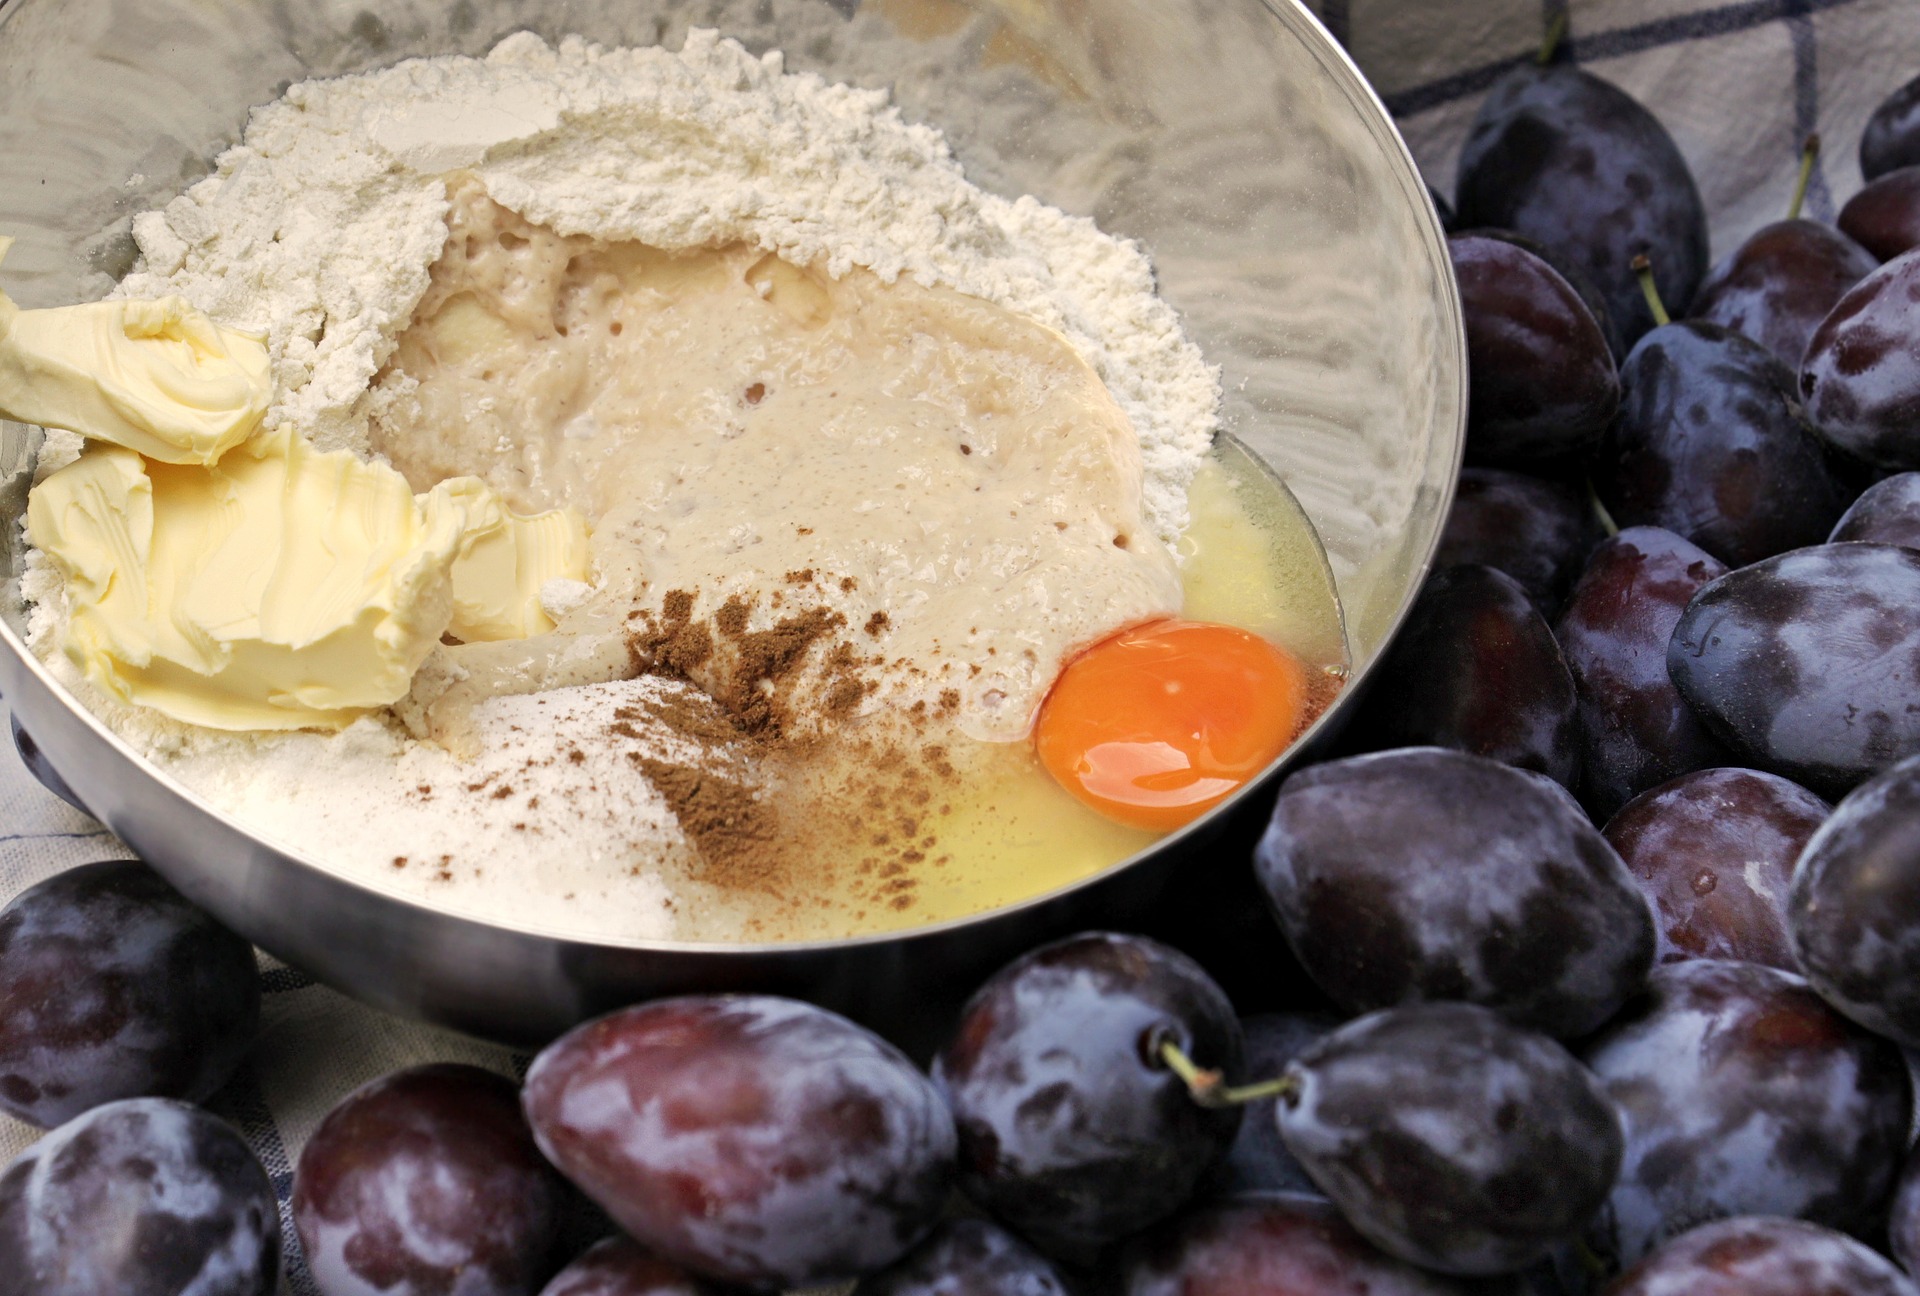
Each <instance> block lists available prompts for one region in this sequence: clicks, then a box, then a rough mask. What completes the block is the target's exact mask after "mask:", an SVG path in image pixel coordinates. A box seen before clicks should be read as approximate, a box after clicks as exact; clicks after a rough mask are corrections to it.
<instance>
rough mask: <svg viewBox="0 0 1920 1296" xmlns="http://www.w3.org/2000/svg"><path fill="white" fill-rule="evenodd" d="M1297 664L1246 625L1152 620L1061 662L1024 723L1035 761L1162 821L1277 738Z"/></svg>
mask: <svg viewBox="0 0 1920 1296" xmlns="http://www.w3.org/2000/svg"><path fill="white" fill-rule="evenodd" d="M1306 710H1307V668H1306V666H1305V665H1303V664H1302V663H1301V662H1300V660H1299V659H1298V658H1296V657H1294V656H1293V655H1292V654H1290V653H1288V652H1286V651H1285V650H1283V649H1281V648H1278V647H1275V646H1274V645H1273V644H1271V643H1269V642H1267V641H1266V640H1265V639H1262V638H1261V637H1260V636H1258V635H1256V634H1250V633H1248V632H1247V631H1245V630H1240V629H1236V628H1235V627H1233V626H1224V625H1213V624H1210V623H1207V622H1202V621H1152V622H1149V623H1147V624H1146V625H1139V626H1135V627H1133V628H1132V629H1131V630H1123V631H1121V632H1120V633H1119V634H1117V635H1114V636H1113V637H1112V638H1110V639H1103V640H1101V641H1100V642H1099V643H1097V644H1095V645H1093V647H1091V648H1089V649H1087V650H1086V651H1085V652H1083V653H1081V654H1080V655H1079V656H1078V657H1075V658H1074V659H1073V660H1072V661H1070V662H1068V663H1067V665H1066V669H1064V670H1062V671H1061V672H1060V678H1059V679H1057V680H1055V681H1054V685H1053V689H1052V691H1051V692H1049V693H1048V694H1047V698H1046V701H1044V702H1042V703H1041V704H1040V716H1039V719H1038V720H1037V721H1036V722H1035V725H1034V748H1035V750H1036V752H1037V753H1038V754H1039V757H1040V763H1041V764H1042V765H1044V766H1046V768H1047V772H1048V773H1049V774H1051V775H1053V777H1054V778H1055V779H1056V780H1058V781H1059V783H1060V785H1061V786H1062V787H1064V788H1066V789H1067V791H1069V792H1071V793H1073V795H1074V796H1076V797H1078V798H1080V800H1082V801H1084V802H1086V803H1087V804H1088V805H1090V806H1092V807H1093V808H1094V809H1095V810H1098V811H1099V812H1100V813H1101V814H1104V815H1106V816H1107V817H1109V818H1111V819H1117V820H1119V821H1120V822H1121V823H1124V824H1131V825H1132V826H1134V827H1136V828H1147V829H1151V830H1153V831H1156V832H1169V831H1171V830H1173V829H1175V828H1178V827H1179V826H1180V825H1182V824H1184V823H1186V822H1188V821H1189V820H1192V819H1195V818H1198V817H1199V816H1200V815H1201V814H1202V813H1204V812H1205V811H1206V810H1208V809H1209V808H1211V807H1212V806H1214V805H1216V804H1218V803H1219V802H1220V801H1221V800H1222V799H1224V798H1225V797H1226V796H1227V795H1228V794H1229V793H1231V792H1233V791H1234V790H1235V789H1237V788H1239V787H1241V786H1242V785H1244V784H1245V783H1247V782H1248V781H1249V780H1250V779H1252V778H1253V777H1254V776H1255V775H1257V774H1258V773H1259V772H1260V771H1261V770H1262V769H1264V768H1266V766H1267V764H1268V763H1269V762H1270V761H1272V760H1273V758H1274V757H1276V756H1278V755H1279V754H1280V753H1281V752H1282V751H1284V750H1285V749H1286V746H1287V744H1288V743H1290V742H1292V741H1293V737H1294V735H1295V734H1296V733H1298V732H1299V730H1300V723H1301V720H1302V719H1303V718H1304V717H1305V715H1306Z"/></svg>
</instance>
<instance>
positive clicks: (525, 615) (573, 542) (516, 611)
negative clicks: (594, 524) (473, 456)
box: [430, 477, 589, 643]
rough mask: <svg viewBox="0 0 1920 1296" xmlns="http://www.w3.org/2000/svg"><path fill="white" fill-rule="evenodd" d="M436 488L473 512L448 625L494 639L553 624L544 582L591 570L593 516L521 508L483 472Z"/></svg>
mask: <svg viewBox="0 0 1920 1296" xmlns="http://www.w3.org/2000/svg"><path fill="white" fill-rule="evenodd" d="M430 495H431V496H432V497H434V498H438V499H440V500H441V501H442V503H443V505H451V506H452V507H455V508H458V509H461V510H462V511H464V513H465V514H466V519H467V521H466V530H465V531H464V532H463V533H462V535H461V539H460V553H459V556H458V557H457V558H456V559H455V560H454V564H453V622H452V624H450V625H449V626H448V627H447V633H448V634H451V635H452V636H453V637H454V638H455V639H458V640H459V641H460V642H462V643H487V642H491V641H493V640H497V639H528V638H531V637H532V636H534V635H537V634H545V633H547V631H549V630H551V629H553V618H552V617H550V616H548V615H547V613H546V609H544V608H542V607H541V606H540V587H541V586H542V585H544V584H546V583H547V582H548V581H550V580H572V581H578V580H584V579H585V578H586V575H587V570H588V561H589V560H588V552H587V523H586V519H585V518H583V517H581V515H580V513H579V511H578V510H576V509H570V508H569V509H553V510H551V511H550V512H546V513H535V514H533V515H531V516H525V515H522V514H519V513H514V512H512V511H511V510H509V509H508V508H507V506H506V504H505V503H504V502H502V501H501V499H500V497H499V496H498V495H497V494H495V493H494V490H493V488H492V487H491V486H489V485H487V484H486V483H485V482H483V481H481V480H480V479H479V478H478V477H454V478H451V479H449V480H447V481H443V482H441V483H440V484H439V485H438V486H435V487H434V488H433V490H432V491H431V492H430Z"/></svg>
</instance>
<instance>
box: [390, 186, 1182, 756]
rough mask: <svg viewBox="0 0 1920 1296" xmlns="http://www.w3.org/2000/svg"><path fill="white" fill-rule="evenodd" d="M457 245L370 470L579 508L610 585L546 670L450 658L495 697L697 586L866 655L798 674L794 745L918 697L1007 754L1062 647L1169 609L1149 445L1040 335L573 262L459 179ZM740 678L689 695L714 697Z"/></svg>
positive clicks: (839, 289) (694, 671)
mask: <svg viewBox="0 0 1920 1296" xmlns="http://www.w3.org/2000/svg"><path fill="white" fill-rule="evenodd" d="M448 224H449V235H448V239H447V246H446V251H445V253H444V254H443V255H442V257H441V259H440V261H439V262H438V263H437V264H436V265H435V267H434V270H433V282H432V287H431V288H430V289H429V290H428V292H427V295H426V297H425V298H424V299H423V301H422V302H421V304H420V307H419V309H418V310H417V311H416V313H415V322H414V324H413V326H412V327H411V328H409V329H408V330H407V331H406V332H405V333H404V334H403V335H402V336H401V338H400V344H399V348H398V350H397V351H396V352H395V355H394V358H393V361H392V362H391V364H390V366H389V369H388V371H387V372H386V374H385V375H383V377H382V379H381V382H382V384H383V385H384V386H386V387H388V388H390V389H393V390H396V391H398V392H401V393H404V395H403V396H402V398H400V399H397V400H395V401H393V402H391V403H390V404H388V405H387V406H386V407H385V409H384V412H383V413H382V414H381V416H380V417H379V419H378V420H377V421H376V423H375V425H374V431H373V447H374V449H375V450H377V451H379V452H380V453H382V454H384V455H385V456H386V457H387V458H388V460H389V461H390V462H392V463H393V465H394V466H395V467H397V468H399V469H400V470H401V471H402V472H403V473H405V474H406V476H407V478H408V479H409V481H410V482H411V483H412V485H413V486H414V488H415V489H416V490H420V491H425V490H428V489H429V488H431V487H432V486H434V485H435V484H437V483H438V482H440V481H442V480H444V479H446V478H449V477H456V476H461V475H464V474H469V473H471V474H475V475H478V476H481V477H483V478H484V479H485V480H486V481H488V482H489V483H490V484H491V485H493V486H494V487H495V488H497V489H498V490H499V491H500V492H501V493H502V494H503V495H504V496H505V497H506V499H507V500H508V502H509V503H510V504H512V505H513V506H515V507H517V508H520V509H523V510H526V511H535V510H540V509H548V508H562V507H567V506H574V507H577V508H579V509H580V510H582V511H583V512H584V513H585V514H586V516H587V518H588V520H589V523H590V525H591V527H592V537H593V539H592V545H593V565H594V569H595V571H596V573H597V580H598V583H599V590H598V593H597V594H596V596H595V597H594V598H593V599H591V600H589V601H588V602H587V603H586V604H584V605H583V606H581V607H580V608H578V609H577V610H575V611H572V612H570V613H569V614H568V615H567V616H566V617H564V618H562V621H561V625H560V630H559V632H558V635H557V637H556V638H555V639H554V640H553V641H552V643H551V644H549V645H547V646H536V647H533V648H530V649H529V648H525V647H523V646H520V645H515V646H513V647H512V648H511V649H506V650H503V649H502V648H500V647H493V646H489V647H482V648H475V649H462V648H453V649H450V650H448V653H447V657H448V659H449V662H450V663H451V664H453V665H455V666H458V667H460V668H462V669H465V670H469V671H480V672H481V673H483V674H486V675H487V677H488V679H489V680H490V683H489V684H488V685H487V688H486V691H489V692H493V691H504V692H518V691H524V690H525V689H527V688H531V687H536V686H539V685H540V684H543V683H545V682H547V681H548V680H549V679H550V678H551V672H550V669H549V668H548V667H547V666H545V665H544V664H543V663H540V662H539V658H540V656H541V655H542V654H547V653H559V652H563V651H570V652H573V653H575V654H578V653H579V652H580V650H581V646H580V645H579V644H578V643H577V642H573V641H574V640H575V639H577V637H578V636H581V635H588V636H600V637H602V638H603V639H609V640H612V641H615V642H617V641H618V640H619V637H620V636H622V635H623V634H625V633H627V632H629V631H631V630H632V629H633V623H634V622H635V620H636V613H638V614H639V615H640V617H641V618H643V619H646V620H648V621H649V622H653V623H657V622H658V620H659V618H661V617H662V616H663V615H664V614H665V608H664V603H665V600H666V598H667V596H668V595H669V594H670V593H673V592H675V591H680V592H684V593H685V594H687V595H690V596H691V601H690V605H689V606H688V607H687V609H686V613H685V615H686V616H687V617H689V618H690V619H691V620H693V621H696V622H697V621H701V620H704V619H707V618H711V617H713V616H715V615H716V614H717V613H718V612H719V611H720V609H722V608H723V607H724V606H725V605H726V604H727V603H728V602H729V600H738V601H739V602H740V603H741V604H744V605H745V608H746V626H747V627H748V629H749V631H764V630H768V629H769V628H771V627H773V626H775V625H777V624H779V623H780V622H782V621H784V620H790V619H792V618H793V617H794V616H795V615H796V614H802V613H805V612H806V611H808V610H813V609H819V610H825V611H826V612H828V613H829V614H830V615H831V616H832V617H833V618H835V619H836V621H837V625H838V627H841V628H844V629H845V631H846V632H847V633H845V634H837V633H836V634H830V635H829V634H822V635H820V636H818V639H819V644H820V647H821V648H825V647H826V646H827V644H828V643H848V642H851V643H852V644H853V645H855V646H856V647H857V650H858V656H859V661H858V663H857V668H858V670H857V678H856V677H854V676H855V673H854V672H851V671H849V670H847V669H845V668H842V669H837V670H830V669H827V664H826V663H825V662H824V661H823V660H814V661H812V662H810V663H809V664H808V666H807V667H806V669H805V670H804V672H802V678H801V679H798V680H796V681H794V683H793V684H792V685H791V686H790V687H791V688H792V690H793V693H792V696H790V697H788V698H786V699H784V703H785V714H784V716H783V717H782V719H783V722H784V724H785V727H787V728H788V729H791V728H792V727H793V726H795V725H799V726H802V727H806V728H812V727H814V726H815V725H817V724H818V723H819V722H820V721H821V720H822V719H823V718H827V717H832V718H836V719H844V718H846V717H847V716H848V715H850V714H854V713H858V714H869V715H870V714H873V713H874V712H876V711H879V710H882V709H885V708H889V707H891V708H902V707H906V706H910V705H911V704H912V703H914V702H916V701H918V702H923V703H925V704H926V705H927V706H929V707H933V708H935V709H936V710H944V711H945V712H949V713H951V714H952V717H953V719H954V721H955V723H956V724H957V726H958V727H959V729H960V730H961V732H963V733H965V734H967V735H968V736H970V737H974V738H978V739H983V740H993V741H1017V740H1019V739H1021V738H1023V737H1024V736H1025V735H1026V733H1027V730H1028V728H1029V726H1030V723H1031V720H1032V716H1033V713H1034V710H1035V708H1036V707H1037V706H1038V705H1039V702H1040V699H1041V697H1042V696H1043V695H1044V694H1045V692H1046V689H1047V687H1048V686H1049V685H1050V684H1051V683H1052V680H1053V677H1054V675H1055V673H1056V672H1057V670H1058V667H1059V663H1060V662H1061V661H1062V660H1063V659H1064V658H1065V657H1066V655H1067V654H1068V653H1069V652H1070V651H1072V650H1073V649H1075V648H1077V647H1080V646H1082V645H1084V644H1087V643H1090V642H1092V641H1093V640H1095V639H1097V638H1099V637H1101V636H1103V635H1105V634H1108V633H1111V632H1112V631H1113V630H1115V629H1117V628H1119V627H1121V626H1125V625H1129V624H1133V623H1135V622H1139V621H1144V620H1149V619H1152V618H1154V617H1157V616H1168V615H1171V614H1173V613H1175V612H1177V611H1179V608H1180V577H1179V572H1178V570H1177V568H1176V566H1175V564H1174V560H1173V557H1172V555H1170V554H1169V553H1168V552H1167V550H1166V548H1165V547H1164V546H1163V545H1161V544H1160V542H1159V541H1158V540H1157V539H1156V538H1155V537H1154V535H1153V533H1152V531H1151V530H1150V529H1149V528H1148V526H1147V525H1146V521H1145V519H1144V517H1143V516H1142V510H1141V476H1142V469H1141V461H1140V449H1139V443H1138V440H1137V438H1136V436H1135V435H1134V432H1133V429H1132V426H1131V425H1130V424H1129V422H1128V421H1127V418H1126V416H1125V414H1124V413H1123V412H1122V411H1121V410H1120V408H1119V407H1118V406H1117V405H1116V404H1115V403H1114V401H1113V398H1112V397H1111V396H1110V395H1109V394H1108V393H1107V390H1106V388H1105V387H1104V386H1103V385H1102V383H1101V382H1100V380H1099V378H1098V376H1097V375H1096V374H1095V373H1094V372H1093V370H1092V369H1091V368H1090V367H1089V366H1088V365H1087V364H1086V363H1085V362H1084V361H1083V360H1081V359H1080V358H1079V356H1077V355H1076V354H1075V353H1074V352H1073V350H1072V348H1070V347H1069V346H1068V345H1067V344H1066V342H1065V340H1064V339H1062V338H1061V337H1059V336H1058V335H1057V334H1055V333H1053V332H1052V331H1051V330H1049V329H1046V328H1043V327H1041V326H1040V325H1037V324H1033V323H1031V322H1029V321H1027V320H1024V319H1021V318H1019V317H1017V316H1015V315H1013V314H1012V313H1010V312H1008V311H1006V310H1003V309H1001V308H999V307H997V306H994V305H993V304H991V303H989V302H983V301H980V300H978V299H976V298H971V297H966V296H962V295H961V294H959V293H956V292H953V291H951V290H949V289H942V288H923V287H921V286H919V285H917V284H914V283H911V282H909V281H904V280H903V281H899V282H896V283H893V284H886V283H883V282H881V281H880V280H879V279H878V278H876V277H874V276H873V275H871V274H868V273H866V272H864V271H859V270H855V271H851V272H849V273H848V274H846V275H844V276H843V277H841V278H839V279H830V278H827V277H826V276H824V275H820V274H815V273H812V272H810V271H808V270H804V269H800V268H798V267H795V266H794V265H792V264H790V263H789V262H787V261H784V260H782V259H781V258H780V257H778V256H775V255H773V254H770V253H760V252H757V251H755V250H753V249H751V248H747V247H742V246H738V245H734V246H730V247H724V248H719V249H711V250H709V249H692V250H686V251H681V252H674V253H669V252H662V251H659V250H657V249H654V248H650V247H647V246H645V245H643V244H639V243H618V244H611V245H607V244H599V243H596V242H595V241H593V240H591V239H587V238H582V237H574V238H570V239H569V238H562V237H560V236H559V235H557V234H555V233H553V232H552V231H551V230H548V229H545V228H543V227H541V226H538V225H534V224H532V223H531V222H528V221H526V220H524V219H523V218H521V217H519V216H516V215H515V214H514V213H512V212H510V211H508V210H507V209H506V208H504V207H502V206H500V205H499V204H497V203H495V202H493V201H492V200H491V199H490V198H488V196H487V194H486V192H485V190H484V189H483V188H482V187H481V186H480V185H479V184H478V183H477V182H475V181H473V180H471V179H467V180H463V181H460V182H457V183H456V185H455V186H454V194H453V203H452V211H451V213H450V215H449V217H448ZM737 606H738V604H737ZM610 647H611V645H610ZM815 656H816V658H818V657H820V656H822V654H821V653H818V652H816V653H815ZM600 657H601V658H602V659H603V660H605V661H606V662H607V663H608V664H609V668H610V669H612V670H615V671H617V672H620V673H625V671H624V668H625V666H626V655H625V653H624V652H623V651H612V650H609V651H606V652H604V653H601V654H600ZM529 658H532V659H534V661H535V663H536V664H533V665H531V666H530V665H529V664H528V663H529ZM503 661H504V662H506V663H507V665H506V667H505V668H504V669H495V670H492V671H489V670H488V666H491V665H494V664H497V663H501V662H503ZM476 662H477V663H484V664H481V665H475V664H473V663H476ZM737 667H738V663H737V662H735V661H734V660H733V659H732V658H731V656H730V655H729V654H727V653H726V652H716V653H714V654H713V655H712V656H710V657H708V658H707V659H706V660H703V661H699V662H692V663H688V674H689V676H690V678H692V679H693V680H694V682H696V683H698V684H700V685H701V686H703V687H705V688H707V689H708V690H709V691H714V692H722V693H724V692H726V691H728V690H729V689H731V688H733V687H735V682H734V681H732V680H730V679H729V674H730V672H733V671H734V670H736V668H737ZM570 682H585V681H570ZM836 689H838V690H840V692H839V693H838V695H837V696H836V694H835V690H836ZM852 690H859V692H858V695H857V696H855V695H853V694H852ZM468 693H469V695H471V694H472V693H473V690H471V689H470V690H469V691H468ZM943 695H944V696H946V697H947V699H948V701H947V704H946V706H945V707H944V708H941V707H940V705H939V703H940V699H941V698H942V697H943ZM436 718H437V720H438V723H437V725H436V726H435V727H436V730H437V731H438V732H439V733H441V734H442V735H443V736H444V734H445V733H446V731H447V728H448V720H447V717H446V713H445V709H444V708H443V709H442V711H441V712H440V713H439V714H438V716H437V717H436Z"/></svg>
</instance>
